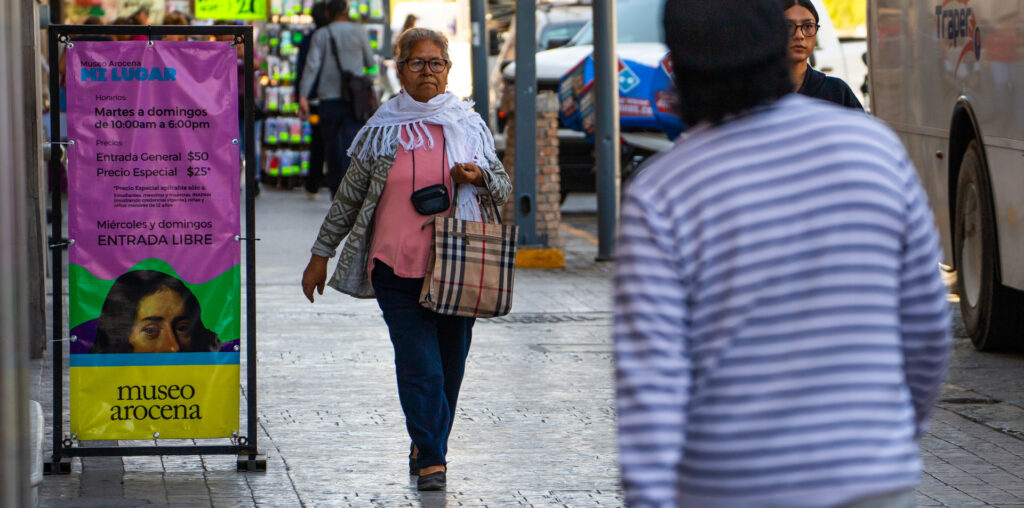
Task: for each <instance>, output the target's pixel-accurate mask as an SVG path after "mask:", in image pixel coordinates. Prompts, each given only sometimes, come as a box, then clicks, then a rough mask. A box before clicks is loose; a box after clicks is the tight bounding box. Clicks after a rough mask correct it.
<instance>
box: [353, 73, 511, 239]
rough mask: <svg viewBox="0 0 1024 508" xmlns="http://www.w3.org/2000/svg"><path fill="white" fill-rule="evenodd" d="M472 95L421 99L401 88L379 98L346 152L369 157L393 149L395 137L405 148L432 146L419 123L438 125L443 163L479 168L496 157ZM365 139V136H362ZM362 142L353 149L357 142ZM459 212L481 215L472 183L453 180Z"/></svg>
mask: <svg viewBox="0 0 1024 508" xmlns="http://www.w3.org/2000/svg"><path fill="white" fill-rule="evenodd" d="M472 107H473V102H472V101H462V100H460V99H459V98H458V97H457V96H456V95H455V94H453V93H452V92H445V93H443V94H438V95H436V96H435V97H434V98H432V99H430V100H429V101H427V102H419V101H417V100H416V99H413V98H412V97H411V96H409V94H408V93H406V92H405V90H402V91H400V92H399V93H398V95H396V96H395V97H394V98H392V99H391V100H389V101H387V102H385V103H384V104H381V106H380V108H379V109H377V112H376V113H374V114H373V116H372V117H370V119H369V120H368V121H367V122H366V125H364V126H363V128H362V129H359V132H358V133H356V137H355V139H354V140H353V141H352V146H350V147H349V149H348V155H349V157H355V158H358V159H360V160H366V161H368V160H373V159H379V158H381V157H385V156H391V155H394V154H395V152H394V150H395V141H396V139H397V141H398V144H399V145H401V147H402V148H404V149H406V150H414V149H416V148H422V147H424V146H426V147H427V148H428V149H429V148H433V147H434V138H433V136H431V135H430V131H429V130H428V129H427V126H426V125H424V124H436V125H440V126H441V129H442V131H443V132H444V138H445V141H446V143H445V145H446V147H447V150H446V151H447V154H448V169H451V168H452V166H454V165H455V164H456V163H460V162H461V163H466V162H473V163H476V165H477V166H480V167H481V168H486V167H489V166H490V162H488V160H493V159H497V158H498V156H497V155H496V154H495V153H494V137H493V136H491V131H490V129H488V128H487V124H485V123H484V120H483V118H480V115H478V114H477V113H476V112H474V111H473V110H472ZM364 140H365V141H364ZM360 142H363V145H362V147H361V148H360V149H359V150H358V152H357V151H356V147H357V146H359V143H360ZM458 193H459V196H458V200H459V204H460V206H459V209H458V210H459V218H460V219H466V220H476V221H479V220H481V218H480V217H481V216H480V208H479V206H478V205H477V199H476V187H474V186H472V185H459V190H458Z"/></svg>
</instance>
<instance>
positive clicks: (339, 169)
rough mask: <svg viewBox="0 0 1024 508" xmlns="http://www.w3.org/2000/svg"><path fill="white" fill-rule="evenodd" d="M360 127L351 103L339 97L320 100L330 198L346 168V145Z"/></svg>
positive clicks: (321, 128)
mask: <svg viewBox="0 0 1024 508" xmlns="http://www.w3.org/2000/svg"><path fill="white" fill-rule="evenodd" d="M360 127H362V124H360V123H359V122H358V121H356V117H355V114H354V113H353V112H352V105H351V104H349V103H347V102H343V101H342V100H341V99H324V100H322V101H320V132H321V133H322V134H323V137H324V162H325V163H327V179H326V180H327V181H326V182H324V183H325V184H326V185H327V188H328V189H330V190H331V198H333V197H334V195H335V194H337V193H338V187H339V186H341V179H342V178H344V177H345V171H347V170H348V162H349V161H348V147H349V145H351V144H352V140H354V139H355V138H356V133H357V132H359V128H360Z"/></svg>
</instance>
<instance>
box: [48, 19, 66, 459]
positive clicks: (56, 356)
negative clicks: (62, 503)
mask: <svg viewBox="0 0 1024 508" xmlns="http://www.w3.org/2000/svg"><path fill="white" fill-rule="evenodd" d="M57 3H60V2H57ZM60 34H61V32H60V31H59V30H57V29H56V28H55V27H53V26H51V27H50V30H49V36H50V37H49V39H50V40H49V46H50V47H49V50H50V141H51V142H55V141H61V138H60V136H61V132H60V75H59V73H58V72H57V59H58V58H59V56H58V55H59V48H58V43H57V37H58V36H59V35H60ZM50 150H51V152H50V154H51V155H50V163H49V169H50V221H51V222H50V243H51V244H52V243H57V242H60V241H61V238H62V236H63V235H62V232H61V223H62V222H63V221H64V213H63V204H62V203H61V200H60V173H61V166H60V158H61V154H62V153H63V151H64V150H63V145H53V144H51V145H50ZM50 251H51V253H50V262H51V265H50V277H52V279H51V283H52V293H53V308H52V310H51V312H50V313H51V315H52V318H53V319H52V321H53V343H52V344H53V366H52V369H53V410H52V412H51V418H52V419H53V448H52V450H53V457H52V463H53V468H54V471H55V472H57V471H59V466H58V464H59V462H60V452H61V446H62V445H61V435H62V434H63V433H64V377H63V374H64V342H63V341H62V340H61V337H62V336H63V334H64V319H63V318H64V284H63V279H64V271H63V259H64V250H63V248H61V247H56V248H55V247H52V246H51V247H50Z"/></svg>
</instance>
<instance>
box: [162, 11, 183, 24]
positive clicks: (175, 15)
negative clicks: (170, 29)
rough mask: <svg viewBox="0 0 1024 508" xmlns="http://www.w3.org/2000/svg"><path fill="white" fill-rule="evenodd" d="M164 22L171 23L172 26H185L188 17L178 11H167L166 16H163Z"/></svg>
mask: <svg viewBox="0 0 1024 508" xmlns="http://www.w3.org/2000/svg"><path fill="white" fill-rule="evenodd" d="M164 24H165V25H172V26H185V25H188V24H189V22H188V18H187V17H185V15H184V14H182V13H181V12H179V11H174V12H169V13H167V15H166V16H164Z"/></svg>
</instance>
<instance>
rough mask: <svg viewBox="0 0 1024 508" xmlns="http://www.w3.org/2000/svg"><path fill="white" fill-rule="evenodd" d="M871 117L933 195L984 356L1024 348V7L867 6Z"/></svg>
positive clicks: (1003, 2) (947, 0) (962, 1)
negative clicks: (885, 127)
mask: <svg viewBox="0 0 1024 508" xmlns="http://www.w3.org/2000/svg"><path fill="white" fill-rule="evenodd" d="M868 51H869V52H868V63H869V72H868V79H869V93H870V95H871V104H872V112H873V113H874V114H875V115H877V116H878V117H879V118H881V119H883V120H885V121H886V122H888V124H889V125H890V126H891V127H892V128H893V129H894V130H895V131H896V132H897V133H898V134H899V135H900V137H901V138H902V140H903V142H904V144H905V145H906V147H907V151H908V153H909V154H910V158H911V159H912V160H913V162H914V164H915V165H916V166H917V171H918V174H919V175H920V177H921V181H922V183H923V185H924V187H925V189H926V190H927V192H928V197H929V199H930V201H931V206H932V209H933V210H934V211H935V221H936V225H937V227H938V229H939V232H940V234H941V236H942V242H943V250H944V254H945V260H946V261H945V262H946V263H947V264H949V265H951V266H953V267H954V268H956V270H957V292H958V294H959V297H960V309H961V311H962V314H963V319H964V324H965V325H966V328H967V333H968V335H969V336H970V337H971V340H972V341H973V342H974V345H975V347H976V348H978V349H980V350H996V349H1003V348H1009V347H1015V346H1024V340H1021V336H1022V335H1024V333H1022V332H1024V328H1022V327H1024V297H1022V294H1024V293H1021V290H1024V0H868Z"/></svg>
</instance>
